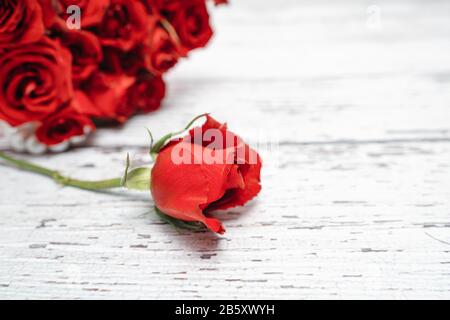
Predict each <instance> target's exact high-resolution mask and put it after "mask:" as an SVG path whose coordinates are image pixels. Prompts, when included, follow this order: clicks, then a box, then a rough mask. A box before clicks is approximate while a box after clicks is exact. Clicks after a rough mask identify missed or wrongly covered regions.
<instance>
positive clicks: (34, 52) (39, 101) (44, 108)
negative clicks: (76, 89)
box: [0, 37, 73, 126]
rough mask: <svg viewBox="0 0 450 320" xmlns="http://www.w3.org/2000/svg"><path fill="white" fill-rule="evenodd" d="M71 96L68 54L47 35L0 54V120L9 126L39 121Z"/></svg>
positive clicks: (69, 58)
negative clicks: (37, 40)
mask: <svg viewBox="0 0 450 320" xmlns="http://www.w3.org/2000/svg"><path fill="white" fill-rule="evenodd" d="M72 95H73V89H72V80H71V55H70V52H69V51H68V50H67V49H65V48H64V47H62V46H61V45H60V43H59V41H56V40H51V39H49V38H47V37H44V38H42V39H41V40H40V41H39V42H36V43H32V44H26V45H22V46H19V47H14V48H12V49H11V50H9V51H7V52H6V53H3V54H2V55H1V56H0V119H4V120H6V121H7V122H8V123H9V124H10V125H12V126H18V125H20V124H23V123H25V122H29V121H35V120H41V119H43V118H45V117H46V116H48V115H49V114H51V113H53V112H55V111H56V110H57V109H58V108H59V107H60V106H61V105H63V104H64V103H66V102H68V101H69V100H70V99H71V98H72Z"/></svg>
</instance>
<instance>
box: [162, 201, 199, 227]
mask: <svg viewBox="0 0 450 320" xmlns="http://www.w3.org/2000/svg"><path fill="white" fill-rule="evenodd" d="M155 212H156V214H157V215H158V216H159V217H160V218H161V219H162V220H163V221H165V222H167V223H168V224H170V225H172V226H173V227H175V228H176V229H186V230H190V231H206V227H205V226H204V225H203V224H202V223H200V222H187V221H182V220H178V219H175V218H172V217H170V216H168V215H167V214H165V213H164V212H162V211H161V210H159V209H158V207H156V206H155Z"/></svg>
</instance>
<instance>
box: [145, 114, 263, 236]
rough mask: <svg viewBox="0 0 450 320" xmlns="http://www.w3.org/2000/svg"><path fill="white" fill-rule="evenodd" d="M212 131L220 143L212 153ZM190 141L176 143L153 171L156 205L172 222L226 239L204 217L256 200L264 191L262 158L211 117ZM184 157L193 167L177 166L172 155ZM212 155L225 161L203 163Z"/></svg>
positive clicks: (164, 151)
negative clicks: (194, 225) (185, 223)
mask: <svg viewBox="0 0 450 320" xmlns="http://www.w3.org/2000/svg"><path fill="white" fill-rule="evenodd" d="M210 130H213V131H214V132H215V133H216V134H217V133H218V134H220V135H221V137H222V140H221V141H222V142H219V141H215V142H216V143H214V144H215V145H214V147H212V146H211V141H210V139H208V138H207V137H206V135H207V134H208V132H211V131H210ZM188 138H190V139H187V138H184V139H182V140H173V141H171V142H169V143H168V144H167V145H166V146H165V147H164V148H163V149H162V150H161V151H160V152H159V154H158V157H157V159H156V162H155V165H154V167H153V169H152V177H151V192H152V196H153V200H154V202H155V205H156V207H157V208H158V209H159V210H161V211H162V212H163V213H165V214H167V215H169V216H171V217H173V218H176V219H179V220H183V221H198V222H202V223H204V224H205V225H206V226H207V227H208V228H209V229H210V230H212V231H214V232H217V233H224V232H225V230H224V228H223V227H222V224H221V223H220V221H219V220H217V219H214V218H208V217H206V216H205V215H204V212H209V211H211V210H218V209H227V208H232V207H236V206H241V205H244V204H245V203H247V202H248V201H250V200H251V199H252V198H254V197H255V196H256V195H257V194H258V193H259V192H260V190H261V185H260V173H261V158H260V157H259V155H258V153H257V152H256V151H254V150H253V149H251V148H250V147H249V146H248V145H247V144H245V143H244V142H243V141H242V139H241V138H239V137H238V136H236V135H235V134H233V133H232V132H230V131H228V130H227V126H226V125H225V124H221V123H219V122H217V121H216V120H214V119H213V118H211V117H210V116H208V117H207V120H206V123H205V124H204V125H203V126H202V128H201V129H200V128H197V129H193V130H191V131H190V134H189V136H188ZM216 139H217V137H216ZM180 151H181V152H182V153H184V157H185V156H187V158H188V160H190V162H187V163H186V162H181V163H178V162H177V161H175V159H174V154H178V153H179V152H180ZM212 154H215V155H219V156H220V158H219V160H220V159H221V160H222V161H210V160H211V159H207V157H205V155H212ZM199 155H200V156H199ZM199 157H200V158H199ZM215 159H216V160H217V158H215Z"/></svg>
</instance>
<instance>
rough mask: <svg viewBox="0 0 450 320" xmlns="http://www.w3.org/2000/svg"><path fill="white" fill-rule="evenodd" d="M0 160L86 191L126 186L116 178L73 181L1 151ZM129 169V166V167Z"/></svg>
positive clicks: (122, 180) (121, 179)
mask: <svg viewBox="0 0 450 320" xmlns="http://www.w3.org/2000/svg"><path fill="white" fill-rule="evenodd" d="M0 158H1V159H3V160H5V161H6V162H7V163H8V164H10V165H12V166H15V167H17V168H18V169H21V170H24V171H29V172H34V173H37V174H40V175H42V176H46V177H49V178H51V179H53V180H54V181H56V182H57V183H59V184H61V185H64V186H69V187H74V188H79V189H84V190H105V189H114V188H121V187H123V186H124V179H123V178H116V179H108V180H99V181H86V180H78V179H72V178H69V177H66V176H63V175H62V174H60V173H59V172H58V171H55V170H51V169H48V168H45V167H42V166H39V165H36V164H34V163H31V162H28V161H25V160H19V159H16V158H13V157H11V156H9V155H7V154H5V153H3V152H1V151H0ZM127 164H129V161H127ZM127 169H128V165H127Z"/></svg>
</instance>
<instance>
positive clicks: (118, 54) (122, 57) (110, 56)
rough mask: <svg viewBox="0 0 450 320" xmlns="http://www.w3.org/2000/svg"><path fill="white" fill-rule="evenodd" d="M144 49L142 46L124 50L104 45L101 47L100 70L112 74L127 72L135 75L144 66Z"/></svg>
mask: <svg viewBox="0 0 450 320" xmlns="http://www.w3.org/2000/svg"><path fill="white" fill-rule="evenodd" d="M144 54H145V53H144V51H143V49H142V46H137V47H136V48H134V49H132V50H130V51H127V52H124V51H122V50H120V49H117V48H112V47H104V48H103V56H104V59H103V62H102V65H101V68H102V70H104V71H105V72H108V73H114V74H123V73H125V74H127V75H131V76H135V75H136V74H138V72H139V71H140V70H141V69H142V70H144V69H145V68H146V67H145V59H144Z"/></svg>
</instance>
